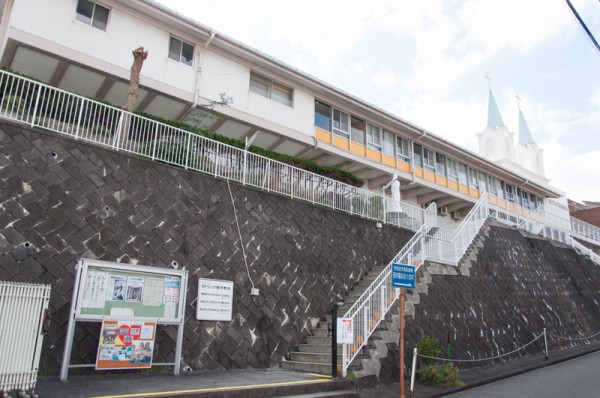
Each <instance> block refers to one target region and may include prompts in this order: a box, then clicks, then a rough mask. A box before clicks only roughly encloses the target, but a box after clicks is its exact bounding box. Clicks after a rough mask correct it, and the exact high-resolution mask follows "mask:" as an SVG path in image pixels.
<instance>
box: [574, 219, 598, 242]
mask: <svg viewBox="0 0 600 398" xmlns="http://www.w3.org/2000/svg"><path fill="white" fill-rule="evenodd" d="M571 232H572V233H573V234H575V235H578V236H581V237H584V238H588V239H591V240H594V241H596V242H600V228H598V227H597V226H595V225H592V224H589V223H587V222H585V221H583V220H580V219H578V218H575V217H571Z"/></svg>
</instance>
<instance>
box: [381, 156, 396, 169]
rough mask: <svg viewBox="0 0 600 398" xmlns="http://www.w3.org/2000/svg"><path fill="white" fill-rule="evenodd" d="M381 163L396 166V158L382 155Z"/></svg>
mask: <svg viewBox="0 0 600 398" xmlns="http://www.w3.org/2000/svg"><path fill="white" fill-rule="evenodd" d="M383 164H385V165H386V166H390V167H396V159H395V158H393V157H391V156H388V155H383Z"/></svg>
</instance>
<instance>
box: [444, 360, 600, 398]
mask: <svg viewBox="0 0 600 398" xmlns="http://www.w3.org/2000/svg"><path fill="white" fill-rule="evenodd" d="M599 369H600V352H595V353H592V354H589V355H586V356H582V357H579V358H575V359H572V360H570V361H567V362H562V363H559V364H556V365H553V366H549V367H545V368H542V369H538V370H535V371H532V372H528V373H524V374H521V375H519V376H515V377H511V378H508V379H503V380H501V381H498V382H495V383H492V384H487V385H484V386H481V387H477V388H473V389H469V390H466V391H463V392H460V393H456V394H452V395H448V397H454V398H471V397H472V398H476V397H477V398H481V397H485V398H500V397H502V398H504V397H511V398H529V397H531V398H538V397H542V398H558V397H560V398H564V397H578V398H587V397H594V398H595V397H599V396H600V372H599Z"/></svg>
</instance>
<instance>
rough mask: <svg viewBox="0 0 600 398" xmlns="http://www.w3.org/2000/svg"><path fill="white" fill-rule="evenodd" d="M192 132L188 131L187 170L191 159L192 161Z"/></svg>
mask: <svg viewBox="0 0 600 398" xmlns="http://www.w3.org/2000/svg"><path fill="white" fill-rule="evenodd" d="M191 137H192V133H187V148H186V151H185V169H186V170H187V169H188V167H189V161H190V146H191V142H192V138H191Z"/></svg>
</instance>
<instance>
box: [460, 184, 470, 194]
mask: <svg viewBox="0 0 600 398" xmlns="http://www.w3.org/2000/svg"><path fill="white" fill-rule="evenodd" d="M458 190H459V191H460V193H464V194H465V195H468V194H469V187H468V186H466V185H463V184H459V185H458Z"/></svg>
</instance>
